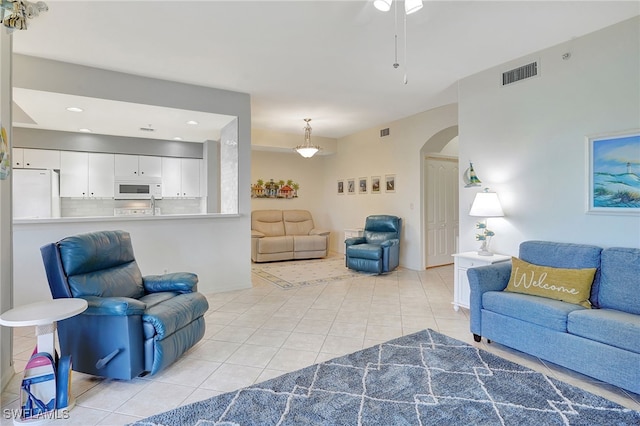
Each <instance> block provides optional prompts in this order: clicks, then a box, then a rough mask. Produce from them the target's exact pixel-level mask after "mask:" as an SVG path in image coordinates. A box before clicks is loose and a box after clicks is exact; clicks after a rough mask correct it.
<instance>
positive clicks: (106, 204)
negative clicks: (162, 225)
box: [60, 197, 204, 217]
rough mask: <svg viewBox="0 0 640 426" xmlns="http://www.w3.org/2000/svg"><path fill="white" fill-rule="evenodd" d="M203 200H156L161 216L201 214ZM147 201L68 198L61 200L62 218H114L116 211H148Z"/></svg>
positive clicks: (148, 204)
mask: <svg viewBox="0 0 640 426" xmlns="http://www.w3.org/2000/svg"><path fill="white" fill-rule="evenodd" d="M203 205H204V203H203V199H202V198H175V199H160V200H156V207H157V208H159V209H160V214H162V215H169V214H199V213H202V212H204V210H203V208H202V206H203ZM149 206H150V203H149V201H147V200H114V199H113V198H66V197H63V198H61V199H60V213H61V217H96V216H113V215H114V209H116V208H119V209H146V208H149Z"/></svg>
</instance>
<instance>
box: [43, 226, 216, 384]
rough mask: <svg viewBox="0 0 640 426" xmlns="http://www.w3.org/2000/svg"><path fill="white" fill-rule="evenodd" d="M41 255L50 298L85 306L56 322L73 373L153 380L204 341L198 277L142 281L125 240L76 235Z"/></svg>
mask: <svg viewBox="0 0 640 426" xmlns="http://www.w3.org/2000/svg"><path fill="white" fill-rule="evenodd" d="M40 250H41V252H42V259H43V261H44V266H45V270H46V273H47V279H48V281H49V288H50V290H51V295H52V296H53V298H54V299H58V298H65V297H78V298H82V299H85V300H86V301H87V302H88V305H89V306H88V308H87V310H86V311H85V312H83V313H82V314H80V315H76V316H75V317H72V318H69V319H66V320H63V321H59V322H58V337H59V340H60V350H61V355H71V357H72V363H73V364H72V365H73V369H74V370H75V371H80V372H83V373H87V374H92V375H95V376H102V377H109V378H114V379H125V380H129V379H132V378H134V377H137V376H139V375H141V374H143V373H146V372H148V373H150V374H155V373H157V372H158V371H160V370H162V369H163V368H165V367H167V366H168V365H170V364H171V363H173V362H174V361H175V360H176V359H177V358H178V357H180V355H182V354H183V353H184V352H185V351H187V350H188V349H189V348H191V347H192V346H193V345H195V344H196V343H197V342H198V341H199V340H200V339H202V337H203V336H204V331H205V321H204V314H205V312H206V311H207V309H208V308H209V304H208V303H207V299H206V298H205V297H204V295H202V294H201V293H198V292H197V291H196V290H197V282H198V277H197V276H196V275H195V274H192V273H187V272H176V273H170V274H165V275H149V276H144V277H143V276H142V274H141V273H140V269H138V265H137V263H136V260H135V258H134V256H133V247H132V245H131V238H130V236H129V233H127V232H125V231H101V232H92V233H87V234H81V235H76V236H72V237H67V238H64V239H62V240H60V241H58V242H57V243H52V244H47V245H45V246H43V247H42V248H41V249H40Z"/></svg>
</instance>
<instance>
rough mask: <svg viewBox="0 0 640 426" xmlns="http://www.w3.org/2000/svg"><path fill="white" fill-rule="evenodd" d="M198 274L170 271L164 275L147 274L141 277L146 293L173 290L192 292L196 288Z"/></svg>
mask: <svg viewBox="0 0 640 426" xmlns="http://www.w3.org/2000/svg"><path fill="white" fill-rule="evenodd" d="M197 284H198V276H197V275H196V274H193V273H191V272H172V273H170V274H164V275H147V276H145V277H142V285H143V286H144V290H145V291H146V292H147V293H159V292H161V291H175V292H178V293H192V292H194V291H196V290H197V289H198V287H197Z"/></svg>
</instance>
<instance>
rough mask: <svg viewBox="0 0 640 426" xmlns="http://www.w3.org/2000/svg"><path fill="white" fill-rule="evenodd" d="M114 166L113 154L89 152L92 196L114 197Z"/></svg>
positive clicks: (89, 177)
mask: <svg viewBox="0 0 640 426" xmlns="http://www.w3.org/2000/svg"><path fill="white" fill-rule="evenodd" d="M113 167H114V155H113V154H99V153H89V176H88V185H89V187H88V189H89V196H90V197H101V198H113V196H114V190H115V179H114V174H113Z"/></svg>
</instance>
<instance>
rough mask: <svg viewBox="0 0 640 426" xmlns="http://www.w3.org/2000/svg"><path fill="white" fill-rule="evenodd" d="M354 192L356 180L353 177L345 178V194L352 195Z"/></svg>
mask: <svg viewBox="0 0 640 426" xmlns="http://www.w3.org/2000/svg"><path fill="white" fill-rule="evenodd" d="M355 193H356V180H355V178H350V179H347V194H349V195H353V194H355Z"/></svg>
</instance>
